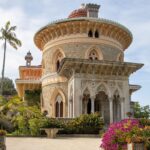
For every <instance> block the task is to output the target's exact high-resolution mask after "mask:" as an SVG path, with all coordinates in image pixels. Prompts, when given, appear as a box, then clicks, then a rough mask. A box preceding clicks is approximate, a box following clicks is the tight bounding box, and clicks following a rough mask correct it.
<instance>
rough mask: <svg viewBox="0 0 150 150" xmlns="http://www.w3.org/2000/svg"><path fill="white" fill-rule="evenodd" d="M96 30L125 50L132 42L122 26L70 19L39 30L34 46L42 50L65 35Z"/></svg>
mask: <svg viewBox="0 0 150 150" xmlns="http://www.w3.org/2000/svg"><path fill="white" fill-rule="evenodd" d="M90 29H91V30H93V31H95V30H98V31H99V33H100V36H101V35H102V36H106V37H109V38H112V39H114V40H116V41H118V42H119V43H120V44H121V45H122V47H123V49H124V50H125V49H126V48H127V47H128V46H129V45H130V44H131V42H132V34H131V32H130V31H129V30H128V29H127V28H126V27H124V26H123V25H121V24H119V23H117V22H114V21H111V20H106V19H101V18H99V19H98V18H87V17H81V18H70V19H64V20H59V21H55V22H52V23H50V24H48V25H46V26H45V27H43V28H41V29H40V30H39V31H38V32H37V33H36V34H35V36H34V42H35V44H36V46H37V47H38V48H39V49H41V50H43V48H44V46H45V44H47V43H48V42H49V41H52V40H54V39H57V38H59V37H62V36H65V35H67V36H68V35H72V34H85V33H88V31H89V30H90Z"/></svg>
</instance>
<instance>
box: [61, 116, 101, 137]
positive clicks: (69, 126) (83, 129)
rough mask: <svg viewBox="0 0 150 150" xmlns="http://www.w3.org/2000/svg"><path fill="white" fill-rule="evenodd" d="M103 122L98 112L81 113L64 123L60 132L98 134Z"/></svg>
mask: <svg viewBox="0 0 150 150" xmlns="http://www.w3.org/2000/svg"><path fill="white" fill-rule="evenodd" d="M103 126H104V122H103V119H102V118H100V116H99V114H90V115H81V116H80V117H77V118H75V119H73V120H71V121H68V122H66V123H64V125H63V128H64V129H63V130H62V131H59V133H60V134H99V131H100V130H101V129H102V128H103Z"/></svg>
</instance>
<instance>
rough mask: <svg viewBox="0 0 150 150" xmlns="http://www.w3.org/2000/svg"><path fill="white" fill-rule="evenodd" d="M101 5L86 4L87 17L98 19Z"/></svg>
mask: <svg viewBox="0 0 150 150" xmlns="http://www.w3.org/2000/svg"><path fill="white" fill-rule="evenodd" d="M99 8H100V5H97V4H91V3H89V4H86V9H87V17H92V18H98V12H99Z"/></svg>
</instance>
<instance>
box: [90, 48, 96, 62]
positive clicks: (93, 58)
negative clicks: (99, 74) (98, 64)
mask: <svg viewBox="0 0 150 150" xmlns="http://www.w3.org/2000/svg"><path fill="white" fill-rule="evenodd" d="M89 59H91V60H98V54H97V52H96V51H95V50H92V51H91V52H90V53H89Z"/></svg>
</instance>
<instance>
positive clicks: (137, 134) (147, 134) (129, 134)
mask: <svg viewBox="0 0 150 150" xmlns="http://www.w3.org/2000/svg"><path fill="white" fill-rule="evenodd" d="M149 138H150V126H143V125H141V124H140V121H139V120H138V119H125V120H122V121H120V122H117V123H114V124H112V125H110V127H109V129H108V130H107V131H106V133H105V134H104V135H103V139H102V144H101V147H102V148H104V149H109V150H118V149H120V150H121V149H122V144H125V143H131V142H144V143H145V145H146V146H147V147H149V146H150V141H149ZM125 145H127V144H125Z"/></svg>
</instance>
